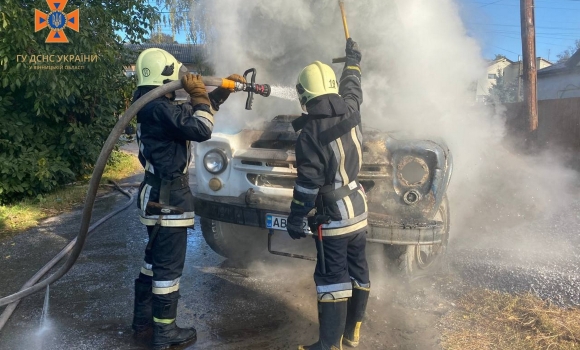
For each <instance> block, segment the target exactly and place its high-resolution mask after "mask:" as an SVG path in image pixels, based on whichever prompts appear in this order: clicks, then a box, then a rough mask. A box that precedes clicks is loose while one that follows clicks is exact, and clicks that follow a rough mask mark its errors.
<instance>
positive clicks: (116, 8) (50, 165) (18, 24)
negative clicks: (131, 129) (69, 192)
mask: <svg viewBox="0 0 580 350" xmlns="http://www.w3.org/2000/svg"><path fill="white" fill-rule="evenodd" d="M75 8H79V9H80V30H79V32H78V33H76V32H73V31H72V30H70V29H68V28H65V29H64V33H65V34H66V35H67V37H68V40H69V43H68V44H47V43H45V39H46V37H47V35H48V33H49V29H48V28H47V29H44V30H41V31H39V32H36V33H35V31H34V21H33V20H34V18H35V17H34V16H35V9H39V10H42V11H45V12H48V11H49V9H48V7H47V3H46V1H45V0H26V1H24V0H3V6H2V7H0V30H1V31H2V35H1V36H0V67H2V70H1V72H0V203H7V202H10V201H14V200H17V199H20V198H22V197H25V196H36V195H38V194H41V193H43V192H47V191H51V190H53V189H54V188H56V187H58V186H60V185H62V184H65V183H68V182H70V181H74V180H75V179H76V178H77V177H79V176H81V175H85V174H89V173H90V172H91V171H92V166H93V164H94V161H95V160H96V158H97V156H98V154H99V152H100V149H101V147H102V145H103V143H104V140H105V139H106V137H107V136H108V134H109V132H110V130H111V128H112V126H113V125H114V124H115V122H116V120H117V116H118V114H119V113H120V112H121V111H123V110H124V107H125V102H126V101H124V100H123V95H122V93H123V92H125V93H126V92H127V91H128V90H130V89H131V81H130V80H129V79H128V78H127V77H126V76H125V75H124V72H123V68H124V66H128V65H130V64H131V63H133V62H134V60H135V55H134V54H133V53H131V52H129V51H128V50H127V49H126V48H124V47H123V42H124V41H125V40H126V41H128V42H139V41H140V40H141V38H143V37H144V36H145V35H146V34H147V33H148V32H149V28H150V27H151V24H152V23H153V22H154V21H155V20H157V14H156V11H155V8H153V7H152V6H150V5H148V4H147V2H144V1H141V0H124V1H117V0H84V1H81V0H69V1H68V4H67V5H66V8H65V9H64V11H65V13H69V12H70V11H72V10H74V9H75ZM121 32H123V33H125V37H124V38H121V37H120V36H119V34H117V33H121ZM95 57H96V59H95Z"/></svg>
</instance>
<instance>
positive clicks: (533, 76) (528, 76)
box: [520, 0, 538, 131]
mask: <svg viewBox="0 0 580 350" xmlns="http://www.w3.org/2000/svg"><path fill="white" fill-rule="evenodd" d="M520 7H521V22H522V52H523V62H522V63H523V66H524V72H523V80H524V105H525V106H526V110H527V112H528V117H529V131H534V130H536V129H537V128H538V95H537V94H538V75H537V67H536V20H535V16H534V11H535V7H534V0H520Z"/></svg>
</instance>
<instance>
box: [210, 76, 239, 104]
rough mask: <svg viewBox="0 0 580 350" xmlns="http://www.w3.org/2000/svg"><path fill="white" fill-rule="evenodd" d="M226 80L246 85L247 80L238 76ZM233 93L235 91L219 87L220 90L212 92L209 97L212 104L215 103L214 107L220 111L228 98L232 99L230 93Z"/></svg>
mask: <svg viewBox="0 0 580 350" xmlns="http://www.w3.org/2000/svg"><path fill="white" fill-rule="evenodd" d="M226 79H227V80H233V81H235V82H238V83H244V84H245V83H246V79H245V78H244V77H242V76H241V75H238V74H232V75H230V76H229V77H227V78H226ZM232 92H234V90H230V89H225V88H222V87H219V88H217V89H215V90H214V91H212V92H210V93H209V97H210V99H211V102H212V103H213V105H212V107H213V108H214V109H215V110H216V111H217V110H219V108H220V105H222V104H223V103H224V102H226V100H227V99H228V97H230V93H232Z"/></svg>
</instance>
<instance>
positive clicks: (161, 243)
mask: <svg viewBox="0 0 580 350" xmlns="http://www.w3.org/2000/svg"><path fill="white" fill-rule="evenodd" d="M153 229H154V226H147V233H148V234H149V239H151V236H152V232H153ZM186 248H187V228H186V227H160V228H159V231H158V232H157V235H156V236H155V237H154V240H153V243H152V245H151V249H150V250H146V251H145V262H144V264H143V267H141V273H140V274H139V280H140V281H141V282H143V283H148V284H151V286H152V292H153V298H152V299H153V300H152V303H153V321H154V322H156V323H162V324H171V323H173V322H174V321H175V318H176V316H177V299H179V280H180V278H181V273H182V271H183V266H184V264H185V253H186Z"/></svg>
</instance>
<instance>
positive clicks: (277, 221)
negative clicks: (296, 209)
mask: <svg viewBox="0 0 580 350" xmlns="http://www.w3.org/2000/svg"><path fill="white" fill-rule="evenodd" d="M286 219H288V217H287V216H280V215H274V214H266V228H271V229H273V230H280V231H286ZM302 229H303V230H304V232H306V233H308V234H310V227H308V220H306V219H304V222H303V223H302Z"/></svg>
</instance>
